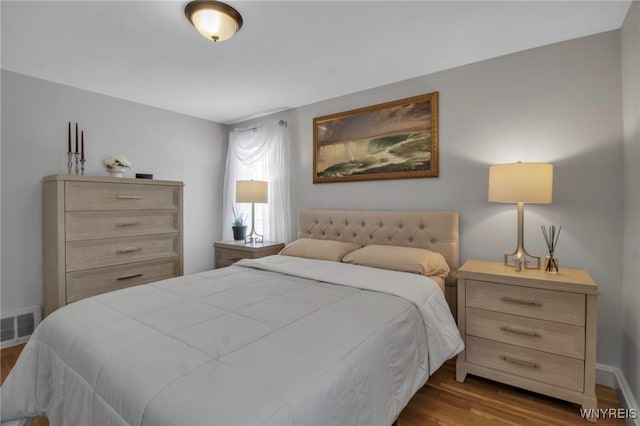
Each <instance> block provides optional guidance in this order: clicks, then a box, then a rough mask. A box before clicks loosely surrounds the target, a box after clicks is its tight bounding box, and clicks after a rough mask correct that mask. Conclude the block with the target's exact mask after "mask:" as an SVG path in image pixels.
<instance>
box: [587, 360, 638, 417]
mask: <svg viewBox="0 0 640 426" xmlns="http://www.w3.org/2000/svg"><path fill="white" fill-rule="evenodd" d="M596 383H598V384H599V385H603V386H608V387H610V388H613V389H615V390H616V392H617V394H618V398H620V406H621V407H620V408H625V409H627V410H635V413H636V418H635V419H627V425H628V426H640V409H639V408H638V402H637V400H636V398H635V396H634V395H633V392H631V388H630V387H629V383H628V382H627V379H626V378H625V377H624V373H623V372H622V369H620V368H618V367H612V366H610V365H606V364H600V363H596Z"/></svg>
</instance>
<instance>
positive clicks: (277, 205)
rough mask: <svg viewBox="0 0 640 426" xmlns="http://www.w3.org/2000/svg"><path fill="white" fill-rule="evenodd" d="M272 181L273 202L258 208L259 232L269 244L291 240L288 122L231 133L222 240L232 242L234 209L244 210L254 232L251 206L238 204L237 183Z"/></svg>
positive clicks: (276, 122)
mask: <svg viewBox="0 0 640 426" xmlns="http://www.w3.org/2000/svg"><path fill="white" fill-rule="evenodd" d="M251 179H254V180H263V181H267V182H268V196H269V198H268V199H269V202H268V203H267V204H256V205H255V212H256V217H255V226H256V232H258V233H259V234H262V235H264V240H265V241H276V242H284V243H287V242H289V241H291V201H290V195H289V193H290V190H289V187H290V183H289V134H288V130H287V127H286V122H284V121H280V122H278V121H277V120H271V121H269V122H268V123H264V124H262V125H258V126H256V127H254V128H250V129H234V130H232V131H231V132H230V133H229V151H228V152H227V168H226V172H225V175H224V199H223V202H222V206H223V221H222V237H223V239H224V240H232V239H233V233H232V231H231V222H232V221H233V213H232V211H231V207H232V206H235V207H236V210H240V211H244V212H245V213H246V218H247V225H248V229H247V234H248V233H249V232H250V231H251V204H242V203H236V181H237V180H251Z"/></svg>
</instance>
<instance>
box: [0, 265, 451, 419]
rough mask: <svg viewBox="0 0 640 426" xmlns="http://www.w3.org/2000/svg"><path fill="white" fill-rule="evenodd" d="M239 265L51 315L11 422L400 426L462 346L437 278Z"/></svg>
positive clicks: (16, 379)
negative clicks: (44, 418) (419, 392)
mask: <svg viewBox="0 0 640 426" xmlns="http://www.w3.org/2000/svg"><path fill="white" fill-rule="evenodd" d="M236 265H237V266H232V267H228V268H223V269H217V270H213V271H207V272H203V273H199V274H194V275H189V276H185V277H179V278H173V279H169V280H164V281H159V282H156V283H151V284H148V285H143V286H138V287H132V288H129V289H125V290H120V291H116V292H112V293H107V294H103V295H100V296H96V297H93V298H90V299H85V300H81V301H79V302H75V303H72V304H70V305H68V306H67V307H65V308H62V309H60V310H58V311H56V312H54V313H53V314H51V315H50V316H49V317H47V318H46V319H45V320H44V321H43V322H42V323H41V324H40V326H39V327H38V328H37V330H36V331H35V333H34V334H33V336H32V337H31V339H30V340H29V342H28V343H27V345H26V347H25V348H24V350H23V353H22V355H21V356H20V358H19V359H18V362H17V364H16V366H15V368H14V370H13V371H12V372H11V374H10V375H9V377H8V378H7V380H6V382H5V383H4V385H3V386H2V388H1V389H0V392H1V399H2V423H3V424H5V423H16V424H17V423H19V422H20V423H22V424H28V423H29V418H31V417H35V416H38V415H43V414H45V413H46V415H47V416H48V417H49V421H50V424H51V425H58V424H68V425H90V424H94V425H126V424H128V425H184V426H186V425H205V424H206V425H213V424H216V425H258V424H269V425H294V424H305V425H343V424H344V425H346V424H362V425H364V424H366V425H385V426H389V425H390V424H391V423H392V422H393V421H394V420H395V418H396V417H397V415H398V414H399V413H400V411H401V410H402V409H403V408H404V406H405V405H406V404H407V402H408V401H409V399H410V398H411V396H412V395H413V394H414V393H415V392H416V391H417V390H418V389H419V388H420V387H421V386H422V385H423V384H424V383H425V381H426V380H427V378H428V376H429V374H430V373H432V372H434V371H435V370H436V369H437V368H438V367H439V366H440V365H441V364H442V362H444V361H445V360H446V359H448V358H451V357H452V356H454V355H455V354H457V353H458V352H459V351H461V350H462V348H463V343H462V340H461V339H460V335H459V333H458V330H457V328H456V325H455V323H454V321H453V318H452V316H451V313H450V312H449V308H448V307H447V304H446V302H445V300H444V296H443V295H442V292H441V291H440V289H439V288H438V286H437V285H436V284H435V283H433V281H431V280H430V279H428V278H426V277H423V276H419V275H415V274H408V273H401V272H393V271H384V270H379V269H373V268H368V267H362V266H355V265H349V264H343V263H337V262H328V261H318V260H310V259H302V258H294V257H288V256H270V257H267V258H262V259H257V260H244V261H241V262H239V263H237V264H236ZM398 296H399V297H398Z"/></svg>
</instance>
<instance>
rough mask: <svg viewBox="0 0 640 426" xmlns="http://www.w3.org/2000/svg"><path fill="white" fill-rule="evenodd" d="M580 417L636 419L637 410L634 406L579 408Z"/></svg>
mask: <svg viewBox="0 0 640 426" xmlns="http://www.w3.org/2000/svg"><path fill="white" fill-rule="evenodd" d="M580 417H582V418H583V419H637V418H638V410H637V409H635V408H581V409H580Z"/></svg>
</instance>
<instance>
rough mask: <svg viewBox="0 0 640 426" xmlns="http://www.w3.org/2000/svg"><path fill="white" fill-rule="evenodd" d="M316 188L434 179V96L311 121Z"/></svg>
mask: <svg viewBox="0 0 640 426" xmlns="http://www.w3.org/2000/svg"><path fill="white" fill-rule="evenodd" d="M314 159H315V161H314V183H322V182H339V181H349V180H373V179H397V178H413V177H431V176H437V92H436V93H431V94H428V95H422V96H418V97H414V98H409V99H403V100H399V101H394V102H389V103H386V104H381V105H376V106H373V107H368V108H362V109H359V110H354V111H349V112H346V113H341V114H334V115H331V116H327V117H320V118H317V119H315V120H314Z"/></svg>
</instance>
